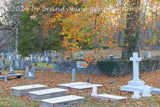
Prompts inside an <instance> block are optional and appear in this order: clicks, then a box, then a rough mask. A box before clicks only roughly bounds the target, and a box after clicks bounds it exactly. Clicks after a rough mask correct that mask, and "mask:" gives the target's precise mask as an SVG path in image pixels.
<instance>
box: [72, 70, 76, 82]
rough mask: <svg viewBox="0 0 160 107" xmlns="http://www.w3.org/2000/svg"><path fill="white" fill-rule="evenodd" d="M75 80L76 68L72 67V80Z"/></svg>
mask: <svg viewBox="0 0 160 107" xmlns="http://www.w3.org/2000/svg"><path fill="white" fill-rule="evenodd" d="M75 80H76V69H75V68H73V69H72V81H75Z"/></svg>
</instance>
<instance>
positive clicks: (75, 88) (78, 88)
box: [70, 84, 102, 90]
mask: <svg viewBox="0 0 160 107" xmlns="http://www.w3.org/2000/svg"><path fill="white" fill-rule="evenodd" d="M93 85H95V86H97V88H100V87H102V85H100V84H86V85H78V86H71V87H70V88H71V90H84V89H90V88H92V87H93Z"/></svg>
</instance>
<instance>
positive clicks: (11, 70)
mask: <svg viewBox="0 0 160 107" xmlns="http://www.w3.org/2000/svg"><path fill="white" fill-rule="evenodd" d="M9 74H15V72H14V61H13V59H12V55H11V58H10V72H9Z"/></svg>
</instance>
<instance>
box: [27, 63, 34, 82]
mask: <svg viewBox="0 0 160 107" xmlns="http://www.w3.org/2000/svg"><path fill="white" fill-rule="evenodd" d="M27 79H32V80H33V79H35V68H34V66H33V67H32V69H30V70H29V75H28V78H27Z"/></svg>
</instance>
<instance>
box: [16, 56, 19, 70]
mask: <svg viewBox="0 0 160 107" xmlns="http://www.w3.org/2000/svg"><path fill="white" fill-rule="evenodd" d="M15 69H16V70H19V69H20V60H19V59H17V58H16V59H15Z"/></svg>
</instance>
